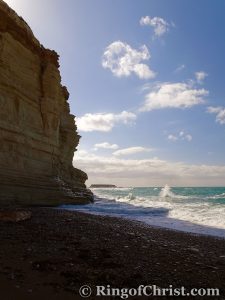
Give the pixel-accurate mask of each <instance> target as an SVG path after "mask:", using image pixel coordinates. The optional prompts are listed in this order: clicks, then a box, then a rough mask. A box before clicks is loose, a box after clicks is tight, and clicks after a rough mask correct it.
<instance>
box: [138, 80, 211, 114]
mask: <svg viewBox="0 0 225 300" xmlns="http://www.w3.org/2000/svg"><path fill="white" fill-rule="evenodd" d="M208 93H209V92H208V91H207V90H205V89H195V88H193V87H192V85H191V84H187V83H182V82H178V83H169V82H164V83H159V84H157V85H156V86H155V87H153V89H152V90H151V91H150V92H149V93H148V94H147V95H146V96H145V103H144V105H143V106H142V107H141V108H140V111H151V110H153V109H162V108H190V107H192V106H194V105H198V104H202V103H204V102H205V96H207V95H208Z"/></svg>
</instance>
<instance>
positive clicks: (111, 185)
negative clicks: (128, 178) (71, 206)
mask: <svg viewBox="0 0 225 300" xmlns="http://www.w3.org/2000/svg"><path fill="white" fill-rule="evenodd" d="M116 187H117V186H116V185H114V184H92V185H91V186H90V189H94V188H116Z"/></svg>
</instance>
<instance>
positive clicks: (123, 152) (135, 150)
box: [113, 147, 152, 156]
mask: <svg viewBox="0 0 225 300" xmlns="http://www.w3.org/2000/svg"><path fill="white" fill-rule="evenodd" d="M151 150H152V149H149V148H144V147H129V148H125V149H120V150H117V151H115V152H113V155H114V156H123V155H131V154H136V153H141V152H149V151H151Z"/></svg>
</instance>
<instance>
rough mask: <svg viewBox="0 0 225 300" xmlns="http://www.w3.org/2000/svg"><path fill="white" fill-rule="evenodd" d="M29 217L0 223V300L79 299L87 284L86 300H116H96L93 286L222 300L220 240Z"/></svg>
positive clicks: (45, 214) (116, 223)
mask: <svg viewBox="0 0 225 300" xmlns="http://www.w3.org/2000/svg"><path fill="white" fill-rule="evenodd" d="M30 211H31V212H32V217H31V218H29V219H26V220H22V221H20V222H12V221H9V220H8V221H6V220H5V221H0V299H2V300H20V299H21V300H26V299H32V300H36V299H42V300H45V299H48V300H51V299H56V300H57V299H59V300H61V299H62V300H67V299H68V300H70V299H82V298H81V297H80V296H79V293H78V291H79V288H80V287H81V286H83V285H85V284H87V285H89V286H91V287H92V288H93V294H92V296H91V297H89V299H90V298H91V299H117V298H113V297H96V296H94V294H95V286H96V285H110V286H111V287H118V288H125V287H130V288H131V287H138V286H139V285H141V284H143V285H153V284H154V285H157V286H158V287H169V285H173V286H174V287H180V286H184V287H186V288H187V289H191V288H194V287H195V288H199V287H205V288H209V287H212V288H219V289H220V294H221V296H220V297H199V298H198V297H195V298H193V299H225V240H222V239H216V238H213V237H207V236H197V235H191V234H186V233H181V232H175V231H170V230H166V229H157V228H152V227H149V226H145V225H143V224H141V223H134V222H131V221H127V220H123V219H118V218H111V217H104V216H94V215H87V214H84V213H78V212H69V211H63V210H56V209H51V208H35V209H31V210H30ZM184 298H185V299H192V298H191V297H183V299H184ZM129 299H142V297H139V298H138V297H129ZM143 299H147V297H145V298H144V297H143ZM148 299H160V297H155V298H154V297H150V298H148ZM162 299H165V297H163V298H162ZM168 299H181V297H175V296H172V297H168Z"/></svg>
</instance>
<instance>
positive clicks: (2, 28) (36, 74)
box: [0, 0, 92, 206]
mask: <svg viewBox="0 0 225 300" xmlns="http://www.w3.org/2000/svg"><path fill="white" fill-rule="evenodd" d="M58 68H59V63H58V55H57V53H56V52H55V51H51V50H49V49H45V48H44V47H43V46H42V45H41V44H40V43H39V41H38V40H37V39H36V38H35V37H34V35H33V33H32V31H31V29H30V27H29V26H28V25H27V23H26V22H25V21H24V20H23V19H22V18H21V17H19V16H18V15H17V14H16V13H15V12H14V11H13V10H12V9H11V8H9V6H8V5H7V4H6V3H5V2H4V1H2V0H0V206H5V205H9V206H11V205H18V206H20V205H29V206H30V205H58V204H67V203H74V204H76V203H85V202H89V201H91V200H92V193H91V192H90V191H89V190H88V189H86V186H85V181H86V180H87V175H86V174H85V173H84V172H83V171H81V170H79V169H76V168H73V166H72V159H73V154H74V151H76V147H77V145H78V143H79V139H80V136H79V135H78V134H77V128H76V125H75V122H74V116H73V115H71V114H70V108H69V104H68V102H67V100H68V98H69V93H68V91H67V89H66V87H63V86H62V85H61V77H60V73H59V69H58Z"/></svg>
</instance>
